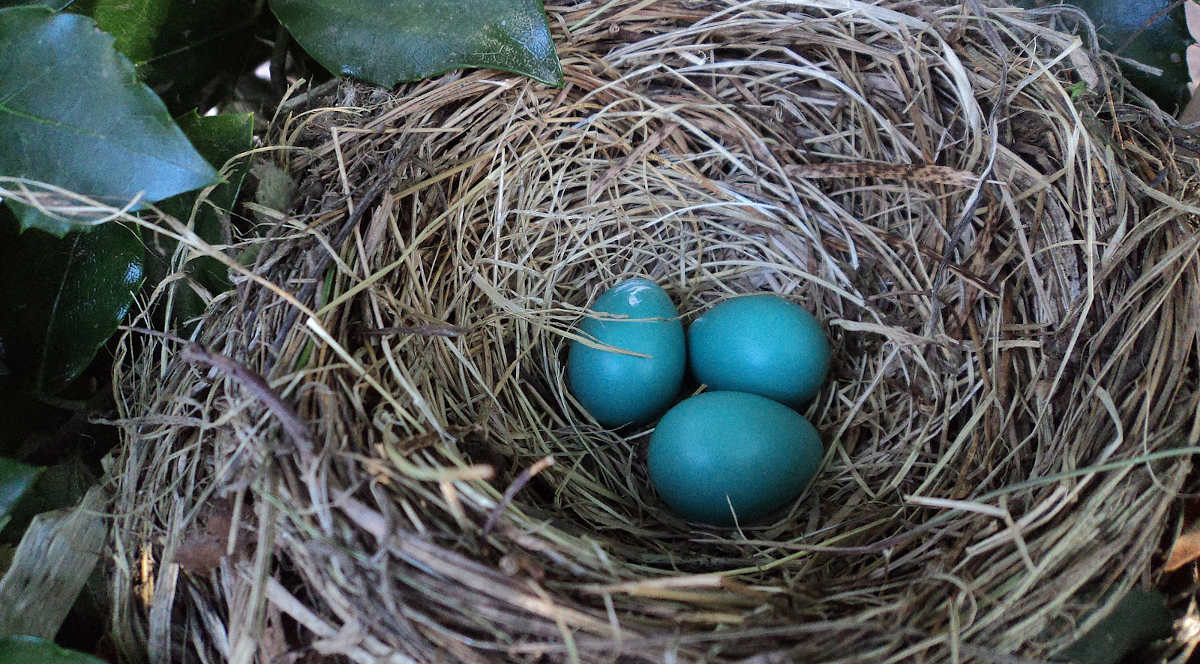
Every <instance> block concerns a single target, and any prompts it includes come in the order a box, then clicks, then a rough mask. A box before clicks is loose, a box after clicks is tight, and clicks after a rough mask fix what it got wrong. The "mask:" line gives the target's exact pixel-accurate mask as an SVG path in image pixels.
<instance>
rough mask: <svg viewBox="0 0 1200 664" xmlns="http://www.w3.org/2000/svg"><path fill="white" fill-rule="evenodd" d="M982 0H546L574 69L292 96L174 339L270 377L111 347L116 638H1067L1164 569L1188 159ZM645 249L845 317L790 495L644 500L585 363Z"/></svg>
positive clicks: (1183, 374) (934, 649)
mask: <svg viewBox="0 0 1200 664" xmlns="http://www.w3.org/2000/svg"><path fill="white" fill-rule="evenodd" d="M974 4H976V3H966V4H965V5H962V4H961V3H957V2H955V3H929V2H920V3H915V2H888V1H884V2H881V3H879V4H864V3H859V2H855V1H853V0H815V1H813V2H805V3H777V2H745V3H736V4H734V3H727V2H707V3H705V2H684V1H682V0H668V1H663V2H633V1H614V2H609V3H604V4H597V3H589V4H585V5H580V6H578V7H550V8H549V11H550V13H551V16H552V17H553V19H554V21H553V22H554V23H555V24H556V29H558V30H559V32H558V42H559V44H560V55H561V57H562V59H563V69H564V73H565V75H566V81H567V85H566V87H565V89H563V90H555V89H550V88H547V87H545V86H542V85H538V84H535V83H531V82H528V81H524V80H522V79H520V78H517V77H514V76H508V75H501V74H497V73H494V72H472V73H467V74H462V75H459V74H454V75H449V76H445V77H442V78H440V79H437V80H433V81H428V82H424V83H416V84H411V85H408V86H404V87H402V88H400V89H399V90H398V92H396V93H388V92H385V91H380V90H375V89H372V88H369V87H365V86H361V85H355V84H349V83H347V84H344V85H342V86H341V87H340V88H339V89H338V90H337V93H336V94H337V99H336V100H335V101H334V102H333V103H331V105H329V106H328V107H322V108H312V109H309V110H305V107H304V105H303V104H293V105H292V106H291V108H292V109H293V110H292V112H291V114H289V115H287V116H286V117H285V116H282V115H281V117H279V118H278V119H277V121H276V122H275V123H274V127H275V131H276V132H277V133H276V135H275V136H274V138H275V140H276V142H277V143H278V144H279V145H283V146H287V147H289V148H295V149H288V150H282V151H280V152H278V153H277V154H278V155H279V159H280V160H281V163H282V165H283V166H285V167H286V168H288V169H289V170H290V171H291V172H292V173H294V174H295V175H296V176H297V177H298V178H299V180H300V188H299V192H300V194H299V197H298V200H297V202H296V204H295V206H294V207H293V209H292V210H289V211H287V213H286V214H285V215H279V216H280V219H279V221H278V223H271V224H268V225H267V227H266V228H265V229H264V230H266V231H267V235H268V239H266V240H260V239H252V238H251V239H246V240H244V241H243V242H242V243H241V244H240V245H239V246H238V247H236V248H235V249H236V250H239V251H241V250H246V249H248V248H256V249H257V251H258V253H257V255H256V258H255V259H254V260H253V264H252V266H251V267H250V268H249V269H243V270H242V271H241V272H244V273H247V274H252V275H253V279H252V278H250V277H249V276H247V274H242V275H241V276H240V277H239V278H238V279H237V281H238V287H237V290H236V292H234V293H229V294H225V295H219V296H217V297H216V298H215V299H214V300H213V301H212V303H211V306H210V309H209V312H208V315H207V316H206V317H205V318H204V319H203V320H202V321H201V323H200V327H199V329H198V331H197V332H196V335H195V338H196V339H197V340H198V341H199V342H201V343H202V344H203V345H204V346H205V347H207V348H208V349H210V350H211V351H213V352H215V353H219V354H221V355H223V356H225V357H227V358H230V359H232V360H234V361H236V362H237V363H239V364H240V365H241V366H242V367H244V368H246V369H248V370H249V371H251V372H254V373H257V374H260V375H261V376H263V377H265V379H266V383H267V384H269V386H270V388H271V389H273V390H274V391H275V392H276V393H277V394H278V395H279V397H281V398H280V399H279V401H278V403H276V402H272V401H270V400H269V399H267V400H264V398H263V397H264V391H263V387H262V386H261V385H260V386H258V387H255V386H254V384H253V383H254V381H253V380H252V377H251V378H247V376H246V375H238V373H237V372H235V371H229V370H226V369H222V368H221V366H222V365H220V363H217V364H214V363H213V362H205V361H199V363H197V361H195V360H196V358H197V356H196V355H195V354H194V352H193V353H192V354H191V355H187V354H180V353H178V352H177V351H178V350H179V346H178V344H176V343H175V342H173V341H169V340H164V339H161V338H159V337H156V336H146V335H144V334H140V333H132V332H131V333H130V334H129V335H127V337H126V342H125V344H124V345H123V347H122V348H123V350H124V352H123V353H122V354H121V355H120V356H119V358H118V359H119V360H120V361H121V369H122V371H121V373H120V375H118V377H117V379H116V387H117V393H118V395H119V397H120V400H121V405H122V408H123V414H122V416H123V418H124V419H123V424H124V426H125V429H126V431H127V434H128V435H127V437H126V443H125V446H124V448H123V452H122V454H121V456H120V458H119V459H117V460H116V462H115V463H114V466H113V468H112V471H113V476H114V478H115V479H114V481H115V482H116V484H117V493H118V498H117V500H118V503H117V504H118V519H117V528H116V533H117V534H116V537H115V542H116V546H117V555H116V558H115V561H116V565H115V569H116V577H115V578H116V581H115V584H114V590H115V593H114V608H115V609H116V611H115V613H116V618H115V620H114V626H113V630H114V634H115V635H116V637H117V640H118V642H119V643H120V644H121V645H122V647H123V648H125V649H126V652H127V653H128V654H130V655H132V656H134V657H137V656H138V653H142V652H145V650H144V649H145V648H149V653H150V656H151V658H152V659H155V660H158V661H168V660H171V661H219V660H225V659H228V660H231V661H234V662H249V661H255V660H257V661H262V662H266V661H276V660H275V658H277V657H278V656H282V655H283V654H284V651H285V650H286V649H288V648H291V649H294V650H293V652H292V655H304V654H308V653H313V652H315V653H322V654H338V655H342V656H344V657H345V658H347V659H349V660H350V661H354V662H364V663H365V662H375V661H390V662H410V661H418V662H432V661H461V662H479V661H492V660H497V659H502V660H514V661H559V660H564V661H614V660H616V659H618V658H620V659H621V661H642V660H648V661H659V660H661V661H701V660H703V661H714V662H724V661H737V660H741V659H744V658H752V659H753V661H756V662H773V661H792V660H799V659H812V660H814V661H825V662H864V661H879V662H901V661H926V662H958V661H1000V662H1003V661H1016V660H1014V659H1013V658H1016V657H1019V658H1025V659H1041V658H1046V657H1049V656H1050V655H1051V654H1052V653H1053V652H1054V651H1055V650H1057V649H1058V648H1060V647H1061V646H1063V645H1064V644H1066V643H1069V642H1070V641H1071V640H1072V639H1073V638H1075V637H1076V636H1077V635H1079V634H1081V633H1082V632H1083V630H1085V629H1086V628H1087V627H1089V626H1090V625H1091V624H1093V623H1094V621H1095V620H1097V619H1098V618H1099V617H1100V616H1102V615H1103V614H1104V613H1105V612H1106V609H1107V608H1108V607H1109V605H1110V603H1111V601H1112V598H1113V597H1116V596H1118V595H1119V594H1120V593H1121V592H1122V591H1123V590H1125V589H1128V588H1130V587H1132V586H1134V585H1138V584H1144V583H1145V582H1147V581H1149V580H1152V579H1153V575H1154V571H1153V570H1154V568H1153V567H1152V557H1153V556H1154V554H1155V552H1156V550H1157V549H1158V547H1159V545H1160V539H1161V536H1162V533H1163V530H1164V527H1165V526H1166V524H1167V517H1168V514H1169V513H1170V509H1171V505H1172V502H1173V500H1174V498H1175V497H1176V496H1177V495H1178V492H1179V491H1180V490H1181V486H1182V484H1183V482H1184V480H1185V477H1186V476H1187V474H1188V472H1189V470H1190V468H1191V462H1190V455H1192V454H1194V453H1195V452H1196V451H1197V447H1196V446H1197V442H1198V441H1197V438H1198V435H1200V429H1198V427H1197V424H1198V418H1197V415H1196V414H1197V412H1200V411H1198V410H1197V409H1198V407H1200V402H1198V400H1197V387H1196V373H1195V372H1196V343H1197V338H1196V332H1197V326H1198V325H1200V312H1198V311H1197V308H1198V307H1200V279H1198V277H1200V273H1198V271H1197V265H1196V256H1197V251H1196V250H1197V246H1198V245H1200V239H1198V237H1200V236H1198V235H1197V234H1196V219H1197V217H1196V216H1195V215H1196V213H1197V212H1200V209H1197V208H1196V207H1195V206H1194V205H1192V204H1190V203H1185V202H1182V201H1184V200H1189V196H1190V197H1191V199H1192V200H1194V196H1193V194H1194V191H1195V185H1196V170H1195V166H1194V164H1192V163H1191V162H1186V163H1185V162H1175V161H1172V160H1171V159H1170V155H1172V154H1174V151H1175V150H1174V144H1173V142H1172V137H1171V131H1170V127H1169V126H1168V124H1169V119H1168V118H1165V117H1162V116H1160V115H1159V114H1157V113H1156V112H1152V111H1148V110H1146V109H1145V108H1144V107H1143V106H1142V105H1141V104H1140V103H1137V102H1136V100H1133V101H1132V102H1131V101H1130V100H1129V99H1127V98H1126V97H1123V96H1122V95H1124V94H1126V93H1124V92H1122V91H1121V90H1120V89H1112V88H1110V86H1109V85H1108V81H1109V78H1110V77H1111V76H1112V73H1111V72H1112V70H1111V68H1110V67H1109V66H1108V64H1107V63H1105V62H1104V61H1102V60H1101V59H1099V58H1098V57H1097V56H1096V55H1095V54H1093V53H1090V52H1088V51H1087V50H1086V49H1085V48H1084V47H1083V46H1082V45H1081V44H1080V42H1079V41H1078V40H1076V39H1075V38H1073V37H1070V36H1068V35H1065V34H1062V33H1059V32H1056V31H1054V30H1052V29H1050V28H1048V27H1046V22H1047V21H1048V20H1049V15H1048V14H1046V13H1025V12H1023V11H1021V10H1016V9H1010V8H989V9H977V10H976V11H979V12H982V14H981V13H976V11H971V10H968V9H966V8H965V7H968V6H973V5H974ZM564 26H565V27H569V28H570V33H569V34H568V33H566V32H565V31H563V30H562V28H563V27H564ZM1080 77H1082V78H1083V80H1085V81H1089V82H1090V83H1091V90H1090V91H1088V92H1086V93H1085V94H1083V95H1082V96H1081V97H1080V98H1078V99H1073V96H1072V93H1071V92H1070V91H1069V90H1068V87H1067V86H1069V85H1071V84H1072V83H1073V82H1075V81H1077V80H1079V79H1080ZM1117 120H1120V123H1119V124H1118V123H1117ZM265 214H266V213H265ZM166 223H172V222H170V221H168V222H166ZM177 230H180V229H178V228H177ZM181 234H182V233H181ZM191 244H193V245H195V246H194V249H193V250H194V252H195V253H212V252H214V251H215V249H214V248H211V247H204V246H203V245H202V244H201V243H197V242H192V243H191ZM633 275H647V276H650V277H652V278H654V279H655V280H657V281H658V282H659V283H661V284H663V285H664V287H665V288H666V289H667V291H668V292H669V293H671V295H672V296H673V297H674V298H675V299H676V301H677V302H678V303H679V304H680V310H681V312H683V315H684V317H685V319H690V318H692V317H693V316H694V315H695V314H696V312H698V311H700V310H702V309H703V308H705V307H706V306H708V305H710V304H712V303H713V302H716V301H718V300H720V299H722V298H724V297H727V296H730V295H733V294H736V293H745V292H750V291H760V290H769V291H774V292H777V293H780V294H782V295H785V296H787V297H789V298H791V299H793V300H795V301H797V302H800V303H803V304H804V305H805V306H806V307H808V308H809V309H810V310H812V311H814V312H816V313H817V314H818V316H819V318H821V319H822V320H824V321H827V323H828V330H829V334H830V337H831V339H832V343H833V346H834V352H835V366H834V371H833V375H832V377H831V380H830V382H829V384H828V386H827V387H826V389H825V390H824V391H823V392H822V394H821V395H820V397H819V398H818V399H817V401H816V402H815V403H814V404H813V405H812V406H811V407H810V408H809V410H808V411H807V415H808V416H809V417H810V419H811V420H812V421H813V422H814V423H815V424H816V425H817V427H818V429H819V430H820V431H821V432H822V433H823V436H824V438H825V442H826V445H827V452H826V455H825V459H824V465H823V469H822V471H821V473H820V475H819V476H818V478H817V479H816V481H815V482H814V484H813V485H812V487H811V488H810V490H809V491H808V492H807V494H806V495H805V496H804V498H803V499H802V500H800V501H798V502H797V503H796V504H795V506H794V507H793V508H792V509H791V510H790V511H789V512H788V513H787V514H786V515H785V516H783V517H782V518H780V519H779V520H778V521H776V522H775V523H772V524H769V525H766V526H762V527H756V528H745V529H743V530H739V531H735V532H730V531H718V530H707V529H699V528H696V527H693V526H689V525H688V524H685V523H683V522H681V521H680V520H678V519H677V518H675V517H673V516H672V515H670V514H669V513H666V512H664V511H663V509H662V507H661V506H660V504H659V503H658V502H657V500H656V499H655V497H654V495H653V493H652V491H651V489H650V488H649V486H648V484H647V481H646V476H645V472H644V469H643V464H642V455H643V453H644V450H643V448H644V444H645V442H646V439H647V434H648V431H647V430H637V431H619V432H614V431H607V430H603V429H601V428H599V427H598V426H596V425H595V424H594V423H592V422H590V421H589V419H588V418H587V416H586V415H585V414H583V413H582V412H581V411H580V409H579V408H578V406H577V404H575V403H574V401H573V400H572V399H571V397H570V395H569V393H568V392H567V390H566V389H565V387H564V378H563V376H564V367H563V359H564V357H565V348H566V344H567V343H568V341H569V339H570V338H571V336H572V334H573V332H572V330H573V328H574V326H575V325H576V323H577V322H578V320H579V317H580V315H581V313H582V312H583V311H585V310H586V308H587V306H588V304H589V302H590V301H591V300H592V299H593V298H594V297H595V296H596V295H597V294H598V292H599V291H601V290H602V289H603V288H605V287H606V286H608V285H611V284H612V283H613V282H614V281H615V280H617V279H619V278H622V277H628V276H633ZM264 284H273V286H272V287H269V288H268V287H264ZM165 292H166V290H165V289H164V293H165ZM281 293H290V294H291V295H290V296H289V299H292V300H293V301H296V300H298V301H299V302H300V303H302V306H303V307H304V309H306V310H305V311H301V310H300V309H299V308H297V307H296V306H295V305H294V304H290V303H289V302H288V301H286V300H285V299H283V298H282V297H281ZM388 327H400V328H403V329H400V330H394V331H393V333H389V334H371V333H370V330H372V329H376V328H388ZM135 347H136V350H137V352H133V351H134V349H135ZM188 357H190V358H191V359H192V360H194V361H193V362H188V361H186V359H187V358H188ZM202 359H203V358H201V360H202ZM214 367H215V368H214ZM293 409H294V411H293ZM293 416H296V417H298V418H299V419H300V420H302V421H303V422H304V423H307V426H308V428H307V429H304V428H303V427H302V428H301V429H300V431H301V433H298V434H297V433H296V429H295V426H294V425H295V423H294V422H290V421H289V419H290V418H291V417H293ZM289 432H290V433H289ZM306 433H307V436H308V437H307V438H305V435H306ZM547 458H549V459H551V460H552V461H543V460H544V459H547ZM535 464H540V465H537V466H536V467H535ZM531 469H533V470H538V471H540V472H536V473H535V472H531ZM510 487H514V488H516V489H519V490H510V491H507V492H506V489H508V488H510ZM213 523H217V524H218V526H213V525H212V524H213ZM204 537H208V538H210V539H212V538H214V537H215V538H216V539H217V540H219V542H220V544H221V545H222V546H223V549H222V548H221V547H218V550H217V556H218V557H219V554H220V553H227V554H229V555H227V556H225V557H224V558H220V559H219V564H218V557H213V556H209V558H211V561H210V562H209V563H204V562H203V561H204V560H206V558H205V557H204V556H199V560H200V561H199V562H197V557H198V553H197V551H198V550H197V549H196V547H197V546H199V545H198V544H197V542H199V541H202V540H203V538H204ZM198 538H199V539H198ZM181 554H182V558H183V561H184V562H185V563H186V564H187V568H186V569H181V567H180V565H179V564H177V563H178V562H180V560H181ZM1097 609H1099V610H1097ZM284 644H288V645H284Z"/></svg>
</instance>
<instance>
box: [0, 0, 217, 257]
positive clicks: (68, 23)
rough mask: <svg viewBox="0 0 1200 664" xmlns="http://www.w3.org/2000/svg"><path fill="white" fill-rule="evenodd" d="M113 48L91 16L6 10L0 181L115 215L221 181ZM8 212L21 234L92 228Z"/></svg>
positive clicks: (0, 18) (1, 44) (0, 71)
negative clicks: (87, 201)
mask: <svg viewBox="0 0 1200 664" xmlns="http://www.w3.org/2000/svg"><path fill="white" fill-rule="evenodd" d="M112 44H113V39H112V37H110V36H109V35H107V34H105V33H103V32H101V31H99V30H97V29H96V24H95V23H94V22H93V21H92V20H91V19H89V18H86V17H83V16H77V15H73V14H55V13H53V12H51V11H50V10H49V9H45V8H42V7H15V8H10V9H0V174H3V175H8V176H19V177H25V178H30V179H33V180H38V181H43V182H49V183H51V184H54V185H57V186H60V187H64V188H66V189H69V190H71V191H74V192H78V193H81V194H85V195H88V196H91V197H93V198H95V199H97V200H99V201H101V202H104V203H108V204H110V205H114V206H121V205H125V204H126V203H128V202H129V201H131V200H133V199H134V198H135V197H140V198H141V199H142V200H146V201H151V202H153V201H158V200H162V199H164V198H167V197H169V196H173V195H175V194H178V193H181V192H184V191H189V190H192V189H195V188H197V187H202V186H205V185H208V184H212V183H213V182H215V181H216V180H217V174H216V172H215V171H214V170H213V168H212V167H211V166H209V165H208V163H206V162H205V161H204V159H203V158H201V157H200V155H199V154H198V153H197V152H196V150H195V149H194V148H192V145H191V143H189V142H188V140H187V138H186V137H184V135H183V132H182V131H180V130H179V127H178V126H176V125H175V123H174V121H172V120H171V117H170V115H168V114H167V109H166V107H165V106H163V103H162V102H161V101H160V100H159V99H158V97H156V96H155V95H154V93H153V92H151V91H150V89H149V88H147V87H146V86H145V85H143V84H141V83H139V82H138V81H137V78H136V75H135V74H134V71H133V67H132V66H131V65H130V64H129V61H128V60H127V59H126V58H125V57H124V56H122V55H121V54H119V53H117V51H116V50H114V49H113V46H112ZM35 81H36V83H37V84H36V85H33V84H32V83H33V82H35ZM9 204H10V205H13V206H14V210H15V211H16V212H17V216H18V218H19V219H20V221H21V227H22V229H24V228H29V227H31V226H33V227H38V228H41V229H43V230H45V231H48V232H51V233H54V234H56V235H60V236H61V235H64V234H65V233H67V232H68V231H70V230H71V229H72V228H74V227H76V226H78V225H79V224H80V223H85V224H86V223H87V222H88V221H89V220H87V219H74V220H64V219H61V218H54V217H50V216H48V215H45V214H42V213H40V212H38V211H37V210H35V209H33V208H31V207H27V206H24V205H16V204H15V203H13V202H12V201H9Z"/></svg>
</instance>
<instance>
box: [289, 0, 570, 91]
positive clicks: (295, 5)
mask: <svg viewBox="0 0 1200 664" xmlns="http://www.w3.org/2000/svg"><path fill="white" fill-rule="evenodd" d="M271 9H272V10H274V12H275V15H276V16H278V17H279V20H280V22H282V23H283V25H284V27H286V28H287V29H288V31H289V32H291V34H292V36H293V37H294V38H295V39H296V41H297V42H299V43H300V45H301V46H303V47H304V49H305V50H306V51H308V53H309V55H311V56H313V58H315V59H316V60H317V62H320V63H321V65H322V66H324V67H325V68H326V69H329V70H330V71H332V72H335V73H339V74H343V75H346V76H354V77H356V78H361V79H364V80H366V81H370V82H372V83H375V84H377V85H382V86H385V87H391V86H393V85H395V84H396V82H398V81H411V80H417V79H421V78H425V77H428V76H433V75H435V74H440V73H442V72H445V71H449V70H451V69H461V68H465V67H483V68H489V69H501V70H504V71H511V72H516V73H519V74H525V75H526V76H529V77H531V78H533V79H536V80H538V81H541V82H543V83H549V84H551V85H562V69H561V68H560V66H559V63H558V56H557V54H556V53H555V51H554V42H553V41H552V40H551V39H550V29H549V27H548V25H547V24H546V14H545V11H544V10H543V9H542V3H541V0H476V1H475V2H456V1H454V0H398V1H395V2H384V1H382V0H271Z"/></svg>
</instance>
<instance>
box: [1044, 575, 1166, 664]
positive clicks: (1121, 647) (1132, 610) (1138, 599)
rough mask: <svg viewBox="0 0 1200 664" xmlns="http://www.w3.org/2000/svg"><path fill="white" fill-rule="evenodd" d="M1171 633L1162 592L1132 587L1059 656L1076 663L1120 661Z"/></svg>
mask: <svg viewBox="0 0 1200 664" xmlns="http://www.w3.org/2000/svg"><path fill="white" fill-rule="evenodd" d="M1171 634H1172V630H1171V612H1170V611H1169V610H1168V609H1167V602H1166V598H1165V597H1164V596H1163V594H1162V593H1160V592H1158V591H1145V590H1131V591H1129V594H1127V595H1125V596H1124V597H1122V598H1121V601H1119V602H1118V603H1117V605H1116V607H1114V608H1113V610H1112V612H1111V613H1109V614H1108V615H1107V616H1105V617H1104V619H1103V620H1101V621H1100V622H1099V623H1097V624H1096V626H1095V627H1093V628H1092V629H1090V630H1088V632H1087V633H1086V634H1084V635H1083V636H1082V637H1081V638H1080V639H1079V640H1078V641H1076V642H1075V643H1073V644H1071V645H1070V646H1068V647H1067V648H1066V649H1065V650H1063V651H1062V652H1061V653H1059V657H1058V658H1063V659H1067V660H1069V661H1072V662H1075V663H1076V664H1118V662H1120V661H1121V660H1123V659H1124V658H1125V657H1126V656H1127V655H1129V654H1131V653H1133V652H1135V651H1136V650H1138V649H1139V648H1143V647H1145V646H1146V645H1147V644H1149V643H1150V642H1151V641H1156V640H1158V639H1165V638H1167V637H1169V636H1171ZM1058 658H1056V659H1058Z"/></svg>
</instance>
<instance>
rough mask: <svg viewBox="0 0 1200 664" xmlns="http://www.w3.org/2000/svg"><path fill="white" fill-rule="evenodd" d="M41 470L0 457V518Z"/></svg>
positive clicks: (10, 511) (35, 479)
mask: <svg viewBox="0 0 1200 664" xmlns="http://www.w3.org/2000/svg"><path fill="white" fill-rule="evenodd" d="M42 470H43V469H42V468H38V467H37V466H29V465H26V464H23V463H21V462H19V461H13V460H12V459H6V458H3V457H0V519H6V518H7V517H8V516H9V514H11V513H12V510H13V507H14V506H15V505H16V504H17V502H18V501H20V500H21V496H24V495H25V493H26V492H28V491H29V488H30V487H32V486H33V483H34V482H36V481H37V478H38V475H40V474H41V472H42ZM0 530H2V528H0ZM0 661H3V660H0Z"/></svg>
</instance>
